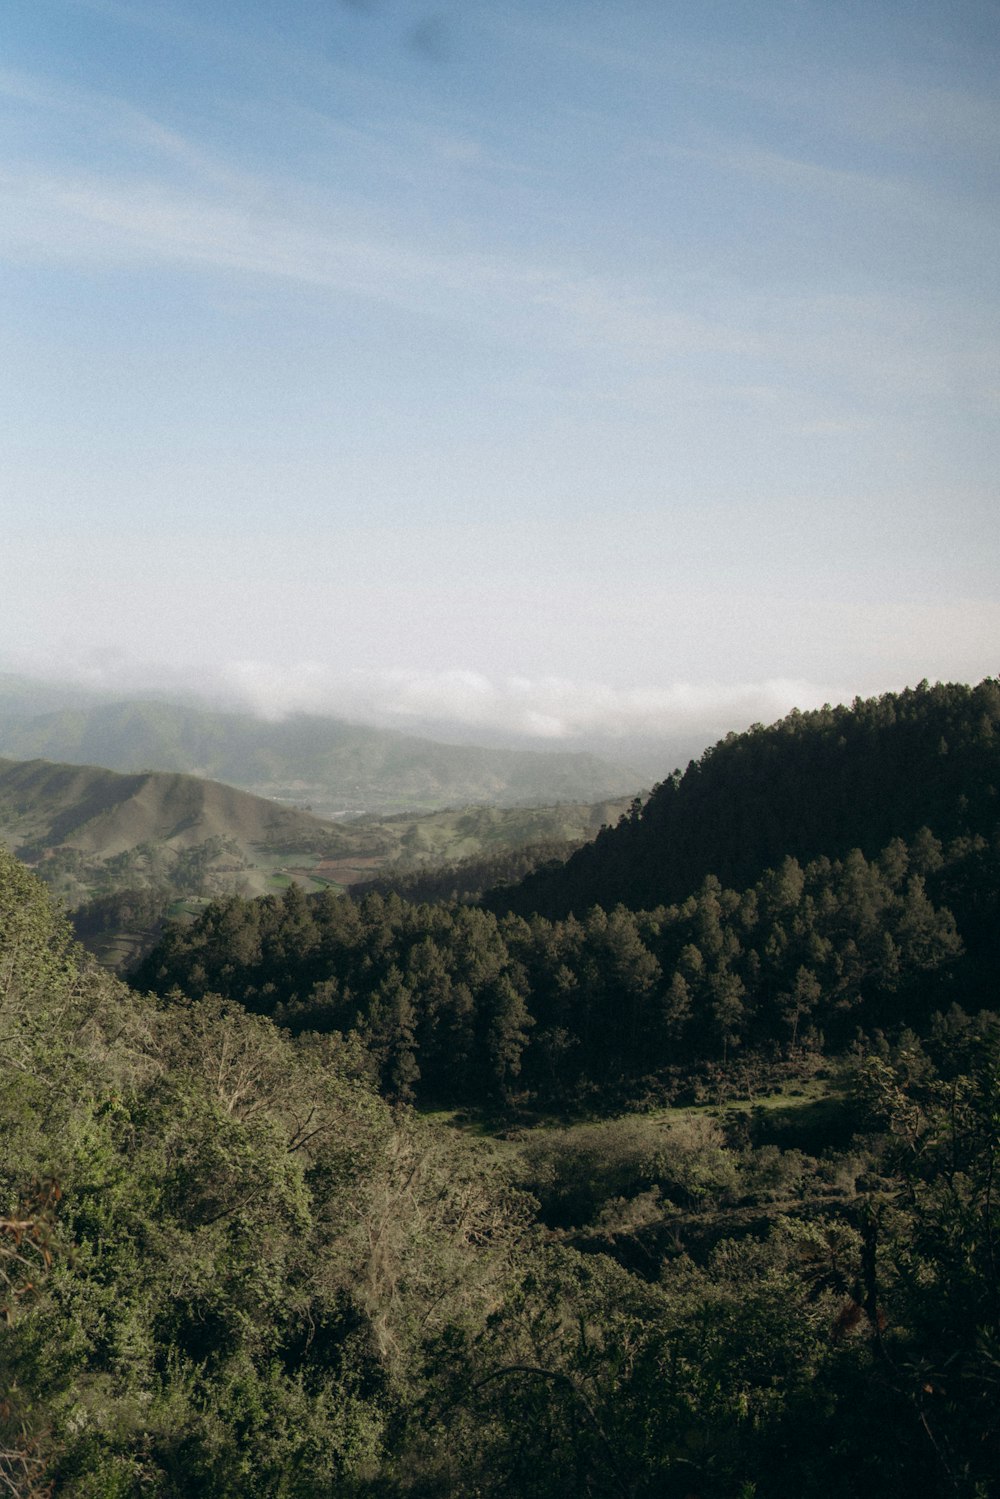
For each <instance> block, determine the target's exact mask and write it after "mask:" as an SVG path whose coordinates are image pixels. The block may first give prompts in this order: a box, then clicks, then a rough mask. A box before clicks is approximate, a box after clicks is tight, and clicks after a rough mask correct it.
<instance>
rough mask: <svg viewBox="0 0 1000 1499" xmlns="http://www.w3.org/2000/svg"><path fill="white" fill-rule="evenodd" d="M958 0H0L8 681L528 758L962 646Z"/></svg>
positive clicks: (984, 369) (984, 246)
mask: <svg viewBox="0 0 1000 1499" xmlns="http://www.w3.org/2000/svg"><path fill="white" fill-rule="evenodd" d="M998 78H1000V9H998V7H997V5H996V4H995V0H947V3H945V0H935V3H928V0H906V3H905V4H903V3H896V0H816V3H813V0H754V3H742V0H621V3H619V4H617V5H614V6H612V5H609V4H607V3H606V0H545V3H540V0H531V3H527V0H511V3H507V0H504V3H500V4H498V3H496V0H491V3H486V0H461V3H458V0H351V3H348V0H282V3H281V4H280V5H277V4H275V3H273V0H5V3H4V6H3V13H2V17H0V141H2V149H0V340H2V348H3V355H2V359H0V519H2V522H3V541H2V544H0V667H2V668H5V669H7V670H19V671H27V672H31V673H34V674H39V675H48V676H53V677H60V678H67V679H69V678H72V679H74V680H81V681H86V682H89V683H91V684H94V685H107V686H119V687H125V688H141V687H144V686H155V685H160V686H171V685H176V686H178V687H180V686H182V685H185V684H186V685H188V686H190V685H192V684H194V685H200V686H202V687H203V688H204V689H205V690H214V691H225V692H228V693H229V694H230V695H232V696H233V697H234V698H237V699H240V700H241V701H245V702H247V703H249V704H251V705H252V706H254V707H257V708H259V709H260V710H261V711H264V712H269V713H280V712H283V711H288V710H291V709H296V708H308V709H316V710H323V711H334V712H337V711H343V712H347V713H349V714H351V715H352V716H355V717H368V718H372V719H374V720H376V721H385V722H395V723H398V724H399V725H400V726H401V727H407V726H409V725H414V724H416V725H419V724H425V723H439V724H442V725H443V724H446V723H452V724H457V725H458V726H459V727H462V726H465V727H466V728H468V730H469V732H470V733H472V732H477V733H486V732H493V731H498V732H499V731H503V732H507V733H509V734H520V735H524V736H528V737H529V738H531V739H535V740H537V742H538V743H539V744H552V745H555V746H558V745H561V744H563V743H566V742H574V743H575V742H576V740H577V739H578V738H580V737H581V736H583V737H584V738H586V737H587V736H592V737H593V736H596V737H598V738H599V737H600V736H601V735H609V734H610V735H615V734H622V735H625V734H628V733H631V734H640V735H649V736H655V735H656V734H660V733H662V734H668V733H671V732H676V731H677V730H679V729H683V730H684V731H686V732H687V731H703V732H704V733H705V734H706V735H708V734H709V733H711V734H715V733H716V732H723V731H725V730H726V729H728V728H735V729H740V728H743V727H745V726H746V724H747V723H749V722H751V721H753V720H758V719H763V720H765V721H769V720H771V719H773V718H775V717H777V716H779V715H780V714H781V713H783V712H785V711H787V710H788V709H789V708H791V707H792V706H793V705H796V706H800V707H804V708H805V707H810V706H815V705H818V704H819V703H821V702H823V701H826V700H830V701H837V700H844V699H849V698H851V697H853V696H854V695H855V694H856V693H861V694H864V695H867V694H869V693H873V692H879V691H886V690H894V689H897V688H899V687H902V686H904V685H906V684H907V683H915V682H917V681H919V680H920V679H921V678H924V677H927V678H930V679H931V680H937V679H941V680H966V681H971V680H978V679H980V678H981V677H983V676H986V675H994V674H996V672H997V670H998V667H1000V650H998V648H997V647H998V643H1000V566H998V562H1000V556H998V552H1000V541H998V536H1000V526H998V525H997V514H998V506H997V462H996V459H997V430H998V418H1000V369H998V363H997V351H998V327H1000V324H998V311H1000V295H998V293H1000V286H998V279H1000V257H998V255H997V229H998V222H1000V217H998V211H997V210H998V176H1000V91H998V83H997V80H998Z"/></svg>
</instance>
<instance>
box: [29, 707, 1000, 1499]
mask: <svg viewBox="0 0 1000 1499" xmlns="http://www.w3.org/2000/svg"><path fill="white" fill-rule="evenodd" d="M941 691H943V690H941ZM948 691H950V692H951V693H952V694H953V696H952V699H951V706H952V707H953V708H955V707H956V704H957V705H958V706H959V707H960V706H961V701H962V697H961V694H962V693H966V694H967V696H966V698H965V701H966V702H969V701H973V700H974V698H975V694H968V693H967V690H966V689H949V690H948ZM977 691H978V690H977ZM935 692H938V697H937V699H935V698H934V695H933V694H931V693H929V694H927V695H923V694H921V695H919V696H921V698H922V701H923V702H925V703H926V704H928V706H929V708H930V710H931V716H933V713H937V712H938V711H939V710H940V709H941V706H942V704H941V698H940V691H939V690H937V689H936V690H935ZM982 696H983V695H982V694H981V693H980V695H979V699H978V700H976V701H977V706H978V705H979V703H981V700H982ZM910 706H912V704H911V705H910ZM866 711H867V710H865V709H858V710H856V712H857V713H858V716H859V718H864V716H865V712H866ZM909 711H910V707H907V712H909ZM919 716H920V714H919V713H918V714H917V717H919ZM961 717H962V715H961V713H958V711H957V708H956V715H955V719H956V721H955V723H954V724H953V734H954V742H955V743H957V744H959V745H961V744H962V743H963V742H964V741H963V740H962V731H961V724H960V722H958V720H959V719H961ZM841 727H844V726H843V725H842V726H841ZM800 732H802V731H801V730H800V729H799V728H797V729H796V730H795V733H794V734H793V735H792V736H791V737H792V740H793V741H794V740H795V739H796V737H797V736H798V735H799V734H800ZM817 732H818V734H819V735H820V737H821V738H822V736H823V735H824V734H825V732H826V728H825V724H824V722H823V721H822V720H821V721H820V722H819V723H818V724H817ZM852 732H853V730H851V729H850V728H849V727H848V729H847V730H846V732H845V733H844V734H843V735H842V737H843V738H844V739H845V741H847V742H850V740H851V735H852ZM783 733H784V731H783V730H777V731H775V742H776V743H778V744H779V745H780V743H782V742H783V741H782V734H783ZM887 733H889V734H890V736H891V725H890V727H889V729H887ZM977 743H978V741H977ZM880 745H881V741H877V742H876V743H875V744H874V745H873V746H871V747H870V750H871V753H873V754H876V756H877V757H878V751H879V749H880ZM962 753H964V751H962ZM976 754H977V755H978V754H979V750H978V749H977V750H976ZM710 758H711V757H710ZM880 763H881V764H883V765H884V764H886V763H892V755H891V753H890V750H889V749H888V748H886V751H885V754H884V755H882V756H881V757H880ZM996 763H997V762H996V760H994V762H993V769H992V770H991V769H990V767H989V765H988V758H987V756H986V755H985V753H983V754H982V755H981V756H980V757H979V758H978V759H976V760H975V763H974V765H972V768H971V769H970V768H969V767H968V766H967V774H966V782H965V784H966V789H965V791H963V792H960V793H958V795H960V796H964V797H965V802H964V804H963V805H960V804H958V803H957V802H956V801H954V799H953V791H954V786H953V785H952V783H951V781H950V779H948V778H944V780H940V781H939V782H937V783H934V784H928V783H927V781H926V780H925V778H924V777H922V776H918V777H917V779H915V780H914V781H913V782H912V784H911V785H910V787H909V799H908V802H907V805H906V807H905V809H903V810H905V813H906V816H907V817H909V816H910V815H911V814H912V815H913V817H914V818H915V819H916V820H915V823H914V825H913V826H909V825H908V824H907V823H906V821H905V819H903V820H902V821H900V822H899V823H898V825H897V824H894V825H893V826H892V827H891V828H890V829H889V833H888V838H887V840H886V841H885V842H883V843H881V844H878V845H876V846H875V847H872V846H871V845H869V844H867V843H866V847H865V848H861V847H860V846H859V847H855V848H854V849H851V848H847V849H844V848H842V847H834V848H831V850H829V851H827V852H817V851H815V850H814V851H812V852H811V853H809V854H806V853H803V854H802V855H801V861H800V855H799V854H797V853H794V852H787V853H786V854H784V855H782V857H781V858H780V859H779V860H777V861H776V862H774V863H772V864H771V865H770V866H769V867H768V866H767V865H764V866H763V867H762V868H760V869H759V870H757V869H756V867H755V872H753V873H752V875H751V876H750V877H749V878H748V879H747V881H746V882H745V883H743V884H739V885H737V884H734V885H732V886H730V885H728V884H726V883H724V882H723V881H722V880H721V879H720V878H718V877H716V876H715V875H714V873H712V872H711V871H708V872H707V873H703V874H700V875H699V876H698V878H697V880H696V882H695V885H694V887H693V889H692V890H691V891H690V892H689V893H686V894H684V895H682V896H681V897H680V898H678V899H676V900H671V901H669V902H667V901H664V902H661V903H659V904H657V905H656V906H653V907H651V908H649V909H645V910H644V909H641V908H636V909H630V908H628V907H626V906H625V905H619V906H616V907H613V908H611V909H610V910H608V911H605V910H604V909H602V908H601V907H599V906H595V907H592V908H590V909H584V910H582V911H581V913H580V915H579V916H578V917H573V916H559V917H542V916H539V915H537V914H532V915H531V916H530V917H527V918H526V917H523V916H520V915H514V914H510V913H507V914H497V913H496V912H494V911H487V910H484V909H482V908H480V907H476V906H474V905H469V904H460V903H456V902H453V901H452V902H448V903H438V904H431V903H427V902H424V903H417V904H414V903H407V902H406V901H404V900H402V899H401V898H400V897H399V896H398V895H397V894H379V893H370V894H368V895H366V896H364V897H363V898H361V899H360V900H357V901H354V900H351V899H349V898H346V897H342V896H337V895H334V894H333V893H331V892H326V893H323V894H319V895H316V896H308V895H306V894H305V893H304V892H303V890H302V889H301V888H300V887H299V886H298V885H297V884H295V883H292V884H289V886H288V887H287V888H286V890H285V891H284V892H283V894H282V895H281V896H280V897H279V896H268V897H265V898H263V899H259V900H256V901H251V900H245V899H241V898H239V897H227V898H226V899H224V900H221V901H219V900H216V901H209V902H208V904H207V905H205V907H204V908H203V910H202V911H201V913H200V914H199V915H197V916H195V918H194V920H193V921H191V922H190V924H189V925H188V926H187V927H184V928H181V927H177V926H168V927H167V928H166V929H165V931H164V935H163V937H162V940H161V941H160V943H159V944H158V946H157V948H156V949H155V950H154V951H153V952H152V953H151V954H150V955H149V956H148V958H147V959H146V960H145V963H144V965H143V966H142V968H141V969H140V971H139V972H138V974H137V975H136V976H135V978H134V981H133V987H132V988H127V987H126V986H125V985H124V984H123V983H121V982H120V981H118V980H116V979H114V978H113V977H111V976H110V975H109V974H107V973H105V972H102V971H101V970H100V969H98V968H97V967H96V966H93V965H92V964H91V963H89V961H88V960H87V959H86V958H85V957H84V956H83V955H82V953H81V952H80V951H79V950H78V949H76V948H75V947H74V945H73V943H72V941H71V940H70V935H69V930H68V928H67V926H66V924H65V922H64V919H63V918H62V917H60V916H59V915H58V914H57V913H56V912H55V911H54V910H53V908H52V907H51V906H50V904H49V902H48V898H47V895H46V892H45V890H44V887H43V886H42V885H40V884H39V883H38V882H37V881H36V880H35V878H34V877H33V876H32V875H31V874H30V873H29V872H28V871H26V870H25V869H24V868H23V867H21V866H19V865H18V864H17V863H15V861H14V860H13V859H11V858H9V857H8V856H7V855H4V854H0V1067H2V1068H3V1087H2V1088H0V1141H2V1146H3V1148H2V1151H0V1311H2V1313H3V1321H2V1323H0V1490H2V1491H4V1492H8V1493H12V1494H14V1495H19V1496H24V1499H29V1496H40V1495H42V1494H43V1493H46V1492H54V1493H59V1494H67V1495H70V1496H74V1499H75V1496H80V1499H83V1496H102V1499H103V1496H105V1495H121V1496H133V1495H134V1496H136V1499H138V1496H139V1495H154V1496H160V1499H181V1496H187V1495H191V1494H199V1495H206V1496H209V1499H215V1496H234V1499H235V1496H237V1495H239V1496H243V1495H253V1496H256V1495H260V1496H271V1495H274V1496H295V1499H307V1496H310V1499H311V1496H315V1499H320V1496H331V1495H336V1496H341V1495H344V1496H347V1499H466V1496H472V1499H522V1496H525V1499H563V1496H565V1495H566V1494H567V1493H573V1494H580V1495H584V1496H590V1499H626V1496H627V1499H685V1496H690V1495H697V1496H700V1499H748V1496H751V1495H759V1496H763V1495H767V1496H769V1499H883V1496H885V1495H888V1494H919V1495H922V1496H923V1495H926V1496H928V1499H946V1496H948V1499H951V1496H958V1499H991V1496H993V1495H995V1494H997V1493H998V1492H1000V1481H998V1476H997V1475H998V1474H1000V1419H998V1416H997V1410H996V1389H997V1383H998V1379H1000V1285H998V1276H997V1255H998V1252H1000V1251H998V1244H1000V1206H998V1200H997V1199H998V1192H997V1188H996V1179H997V1168H998V1165H1000V1018H998V1017H997V1015H996V1014H995V1013H993V1012H994V1010H995V1008H996V984H995V976H996V968H997V963H996V959H997V949H996V944H997V932H998V930H1000V923H998V920H997V917H998V896H1000V867H998V857H1000V840H998V837H997V826H996V814H995V808H994V806H993V804H992V803H991V802H990V798H989V796H988V794H987V791H986V790H985V788H986V787H987V786H988V785H989V784H995V781H994V782H992V783H991V782H990V781H989V779H988V776H990V775H993V774H995V769H996ZM775 766H776V774H779V778H780V776H783V775H784V773H785V770H786V768H787V767H786V765H785V762H784V760H783V758H782V756H781V755H780V754H776V755H775ZM973 771H974V772H975V773H974V774H973ZM945 780H947V784H945ZM798 794H799V798H800V802H799V805H800V812H801V819H802V824H803V826H804V827H808V826H809V824H810V816H811V814H810V811H809V806H808V801H809V797H810V796H811V797H813V798H815V799H822V798H823V796H824V795H825V794H826V792H825V782H824V780H823V778H822V776H817V777H816V778H815V779H814V781H813V783H812V789H811V791H810V792H809V794H808V795H807V794H806V788H805V786H804V783H803V784H802V785H800V788H799V793H798ZM903 801H904V798H902V796H900V797H898V798H897V813H899V814H900V815H902V814H901V811H900V809H901V808H902V807H903ZM949 808H950V809H951V815H952V816H953V820H952V821H951V822H949V821H948V820H947V815H948V813H949ZM991 810H992V820H991ZM920 811H923V812H924V813H925V814H926V815H925V816H919V815H918V813H919V812H920ZM706 817H707V819H708V822H709V824H710V823H711V818H710V817H709V816H708V811H706ZM932 819H935V820H936V822H937V826H935V821H932ZM641 821H642V817H641V816H640V814H639V813H637V814H635V816H633V817H630V818H629V819H628V820H627V822H626V824H625V826H626V827H628V828H634V826H636V825H637V824H638V823H640V822H641ZM747 826H749V823H748V824H747ZM883 831H885V829H884V828H883ZM626 836H631V834H628V835H626ZM604 844H605V846H606V847H610V848H612V849H613V850H615V852H614V860H613V862H614V861H617V859H618V852H617V839H616V838H615V837H611V836H610V835H606V837H605V839H604ZM679 857H682V858H684V859H686V858H687V857H688V854H687V853H682V855H681V856H679ZM745 857H746V859H747V861H748V866H749V865H751V864H754V860H753V858H752V851H751V850H749V849H748V850H745ZM666 863H669V861H668V860H667V861H666ZM567 867H568V866H567ZM594 867H596V865H595V866H594ZM574 877H575V876H574ZM95 919H96V918H95ZM150 986H153V987H155V988H156V989H157V990H158V991H159V993H158V994H149V993H144V992H142V991H143V990H145V989H147V988H148V987H150ZM411 1100H416V1101H417V1102H418V1103H419V1105H420V1107H419V1109H416V1110H415V1109H414V1108H413V1107H411V1105H410V1101H411Z"/></svg>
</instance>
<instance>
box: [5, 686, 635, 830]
mask: <svg viewBox="0 0 1000 1499" xmlns="http://www.w3.org/2000/svg"><path fill="white" fill-rule="evenodd" d="M67 693H68V695H69V696H68V700H65V699H64V700H61V699H60V696H59V690H58V689H55V688H51V687H45V686H42V685H40V684H34V683H31V682H30V681H27V680H26V679H22V678H16V677H9V676H8V677H6V678H2V679H0V755H4V756H6V757H8V758H10V759H16V760H34V759H45V760H51V761H56V762H62V763H71V764H81V765H100V766H104V767H106V768H107V769H109V770H117V771H121V772H126V773H134V772H138V771H146V770H159V771H178V772H181V773H185V774H191V775H196V776H200V777H207V778H210V779H212V780H218V781H225V782H227V783H228V784H230V785H232V786H237V787H239V788H241V789H242V790H245V791H250V792H252V793H254V794H255V795H258V796H265V797H273V798H276V799H278V800H280V801H283V802H287V803H291V804H293V805H296V806H299V807H301V808H304V809H307V810H312V811H314V812H315V813H317V814H318V815H320V816H326V817H336V816H338V815H342V814H345V813H358V812H361V811H368V812H378V813H390V812H395V811H403V810H405V811H417V810H429V809H433V808H441V807H455V806H461V805H470V804H476V803H478V804H484V803H489V804H492V805H498V806H527V805H531V804H536V805H551V804H552V803H554V802H560V801H571V802H588V803H590V802H597V801H602V800H604V799H606V798H609V797H620V796H625V795H628V794H629V793H632V792H634V791H635V790H637V789H638V787H639V786H640V785H641V784H642V779H643V778H642V777H641V775H640V774H639V773H638V772H636V771H634V770H631V769H629V768H627V767H621V766H618V765H614V764H612V763H611V762H609V761H606V760H602V759H600V758H599V757H598V756H596V755H592V754H587V753H582V752H579V753H563V752H559V751H539V750H523V749H501V748H491V749H487V748H484V747H481V746H478V745H455V744H443V743H439V742H436V741H434V740H429V739H421V738H417V737H416V736H412V735H406V734H401V733H397V732H395V731H393V730H390V729H378V728H371V727H368V726H365V725H361V724H354V723H349V722H347V721H345V720H343V719H338V718H329V717H322V716H318V715H310V714H294V715H292V716H290V717H287V718H284V719H280V720H277V721H270V720H265V719H262V718H258V717H254V716H253V715H251V714H249V713H228V712H215V711H212V710H210V709H208V708H204V707H200V706H193V705H189V704H179V703H171V702H164V701H161V700H159V699H132V700H114V701H94V700H93V699H92V698H88V697H87V696H86V695H85V694H84V693H82V691H81V692H76V694H75V696H74V695H73V694H74V689H67ZM33 710H35V711H33Z"/></svg>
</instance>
